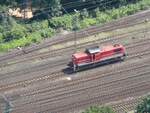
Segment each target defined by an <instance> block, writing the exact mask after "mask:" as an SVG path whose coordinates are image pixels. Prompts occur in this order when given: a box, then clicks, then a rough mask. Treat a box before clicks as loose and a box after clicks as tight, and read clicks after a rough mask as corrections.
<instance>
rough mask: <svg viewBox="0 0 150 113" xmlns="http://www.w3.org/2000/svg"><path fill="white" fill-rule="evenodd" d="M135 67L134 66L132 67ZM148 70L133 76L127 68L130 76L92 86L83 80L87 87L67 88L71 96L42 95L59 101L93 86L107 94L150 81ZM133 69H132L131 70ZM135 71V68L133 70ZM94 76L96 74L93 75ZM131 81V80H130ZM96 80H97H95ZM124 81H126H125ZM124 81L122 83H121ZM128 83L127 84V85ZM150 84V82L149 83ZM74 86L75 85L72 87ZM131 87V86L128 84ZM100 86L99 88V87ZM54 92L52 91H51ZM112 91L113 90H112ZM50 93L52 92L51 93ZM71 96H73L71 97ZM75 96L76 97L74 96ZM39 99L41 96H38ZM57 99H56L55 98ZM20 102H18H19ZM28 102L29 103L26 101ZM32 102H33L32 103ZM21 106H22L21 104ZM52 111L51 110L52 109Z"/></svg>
mask: <svg viewBox="0 0 150 113" xmlns="http://www.w3.org/2000/svg"><path fill="white" fill-rule="evenodd" d="M132 69H133V68H132ZM139 69H141V68H140V67H138V68H137V69H136V70H138V71H139ZM147 70H148V71H146V72H144V73H142V72H140V73H139V74H137V75H134V77H133V76H132V77H131V76H129V75H128V74H127V72H128V71H127V70H126V71H124V72H125V73H126V74H127V75H128V77H127V76H125V75H124V77H125V78H120V79H116V80H114V81H111V82H108V83H103V82H104V81H103V82H96V83H97V84H96V85H93V86H90V87H87V86H88V85H83V81H82V82H80V85H81V84H82V85H81V86H86V88H83V87H81V88H80V89H79V86H78V89H77V88H75V87H74V86H75V84H74V85H71V88H70V90H67V89H66V91H68V92H67V94H68V95H69V96H66V95H67V94H60V93H59V94H58V95H59V96H58V97H57V96H56V97H51V99H50V100H49V98H48V97H46V96H45V95H42V96H41V97H44V98H45V100H46V102H43V103H50V102H52V103H53V102H55V101H57V100H61V99H62V98H73V96H77V95H82V93H83V91H85V90H86V91H88V89H89V90H90V89H93V88H96V91H97V90H98V89H99V90H100V91H97V92H101V95H103V93H102V92H104V94H105V92H107V91H106V90H110V89H113V90H115V88H117V89H118V87H119V88H120V87H121V88H120V89H122V87H124V86H126V85H128V84H129V83H130V84H134V86H137V85H139V83H138V82H140V83H141V84H142V83H144V82H145V83H149V82H148V81H149V79H148V78H149V73H150V71H149V69H147ZM130 71H131V70H130ZM132 71H133V70H132ZM118 74H120V73H118ZM93 76H94V75H93ZM144 77H145V79H144V80H143V81H142V80H141V79H143V78H144ZM95 80H97V81H98V80H99V79H98V78H96V79H95ZM147 80H148V81H147ZM90 81H92V82H93V80H90ZM129 81H130V82H129ZM134 81H136V83H135V82H134ZM94 82H95V81H94ZM94 82H93V83H94ZM123 82H124V83H123ZM84 83H87V84H90V83H88V82H87V81H86V82H84ZM121 83H122V84H121ZM117 84H119V86H118V85H117ZM125 84H126V85H125ZM76 85H79V84H76ZM149 85H150V84H149ZM72 86H73V87H72ZM107 87H108V88H107ZM128 87H129V86H128ZM97 88H98V89H97ZM74 89H77V91H75V90H74ZM93 91H95V90H92V92H93ZM51 92H52V91H51ZM76 92H78V93H77V94H76ZM92 92H91V93H89V94H92ZM110 92H111V91H110ZM107 94H108V92H107V93H106V95H107ZM49 95H50V94H49ZM63 95H64V96H65V97H64V96H63ZM70 96H71V97H70ZM24 98H25V97H24ZM35 98H36V96H34V100H36V99H37V98H36V99H35ZM74 98H75V97H74ZM27 99H29V100H30V98H29V97H27ZM38 99H39V98H38ZM55 99H56V100H55ZM32 102H34V101H32ZM17 103H18V102H17ZM35 103H36V104H37V103H38V101H35ZM26 104H27V103H26ZM28 104H29V103H28ZM30 104H32V103H30ZM38 104H39V105H43V104H42V103H41V102H40V103H38ZM23 106H24V107H25V105H23ZM51 106H53V105H51ZM20 107H21V106H20ZM50 111H51V110H50Z"/></svg>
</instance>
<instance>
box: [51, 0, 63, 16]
mask: <svg viewBox="0 0 150 113" xmlns="http://www.w3.org/2000/svg"><path fill="white" fill-rule="evenodd" d="M60 1H61V0H49V6H50V11H51V15H52V16H60V15H61V14H62V11H61V8H62V7H61V3H60Z"/></svg>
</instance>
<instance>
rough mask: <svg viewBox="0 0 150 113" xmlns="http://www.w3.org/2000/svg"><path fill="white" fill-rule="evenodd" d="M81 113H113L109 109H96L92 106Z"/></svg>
mask: <svg viewBox="0 0 150 113" xmlns="http://www.w3.org/2000/svg"><path fill="white" fill-rule="evenodd" d="M82 113H115V112H114V111H113V110H112V108H110V107H96V106H92V107H90V108H88V109H87V110H85V111H84V112H82Z"/></svg>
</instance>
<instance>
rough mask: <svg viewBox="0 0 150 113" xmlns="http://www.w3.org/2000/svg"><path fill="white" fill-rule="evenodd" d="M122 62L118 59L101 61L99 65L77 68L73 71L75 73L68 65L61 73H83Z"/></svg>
mask: <svg viewBox="0 0 150 113" xmlns="http://www.w3.org/2000/svg"><path fill="white" fill-rule="evenodd" d="M122 61H124V59H120V58H115V59H111V60H106V61H103V62H100V63H96V64H91V65H86V66H82V67H79V69H78V70H77V71H75V72H74V71H73V69H72V68H71V67H70V64H68V68H65V69H63V70H62V71H63V72H64V73H65V74H68V75H71V74H73V73H77V72H81V71H85V70H90V69H93V68H98V67H101V66H106V65H109V64H115V63H118V62H122Z"/></svg>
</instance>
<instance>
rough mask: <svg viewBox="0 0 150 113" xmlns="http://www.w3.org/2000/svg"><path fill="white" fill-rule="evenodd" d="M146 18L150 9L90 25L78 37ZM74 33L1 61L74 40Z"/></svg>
mask: <svg viewBox="0 0 150 113" xmlns="http://www.w3.org/2000/svg"><path fill="white" fill-rule="evenodd" d="M145 18H146V19H147V18H150V11H149V10H148V11H144V13H142V12H141V13H138V14H135V15H134V16H129V17H125V18H122V19H119V20H117V21H115V22H110V23H108V24H105V25H104V26H102V27H99V26H95V27H90V28H88V29H85V30H81V31H79V32H78V33H77V37H78V38H83V37H86V36H87V34H88V35H93V34H97V33H99V32H104V31H111V30H114V29H119V28H123V27H128V26H133V25H136V24H139V23H143V22H145ZM125 20H127V21H125ZM85 32H86V33H85ZM73 35H74V33H71V34H69V35H66V36H62V37H61V38H60V37H59V40H58V39H57V38H56V40H53V42H49V41H48V42H46V43H44V44H41V45H40V46H35V47H34V46H33V47H30V48H27V49H24V50H23V51H17V52H10V53H8V54H6V55H1V56H0V61H4V60H7V59H12V58H13V57H16V56H19V55H25V54H27V53H31V52H33V51H36V50H39V49H41V48H46V47H48V46H51V45H55V44H58V43H62V42H66V41H70V40H73Z"/></svg>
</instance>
